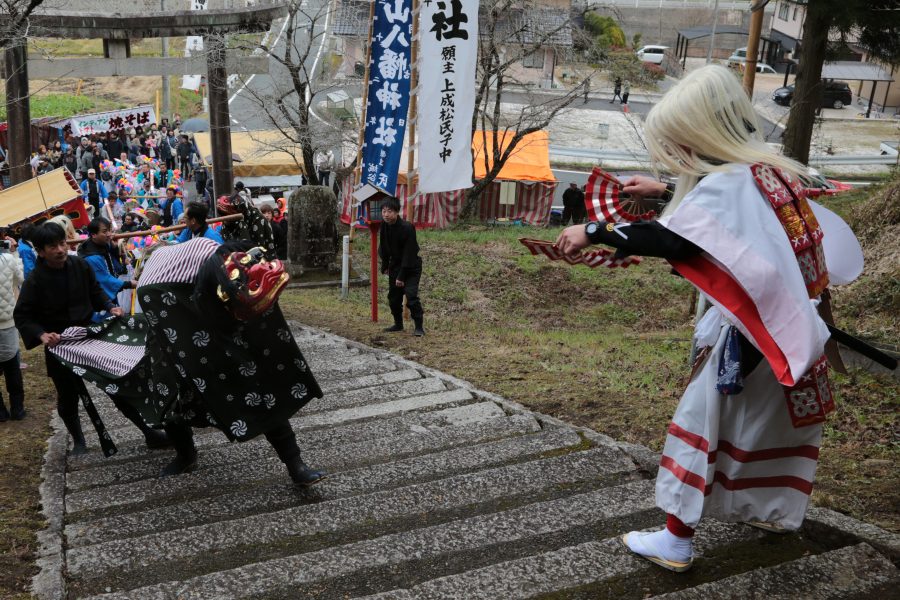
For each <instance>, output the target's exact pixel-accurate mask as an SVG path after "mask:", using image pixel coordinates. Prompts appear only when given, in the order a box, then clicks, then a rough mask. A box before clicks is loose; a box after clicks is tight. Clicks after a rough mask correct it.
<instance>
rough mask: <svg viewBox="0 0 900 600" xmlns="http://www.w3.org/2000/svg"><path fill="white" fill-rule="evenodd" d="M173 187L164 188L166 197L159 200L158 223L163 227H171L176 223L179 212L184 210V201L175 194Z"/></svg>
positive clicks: (179, 215)
mask: <svg viewBox="0 0 900 600" xmlns="http://www.w3.org/2000/svg"><path fill="white" fill-rule="evenodd" d="M175 194H176V191H175V188H172V187H168V188H166V197H165V198H161V199H160V201H159V216H160V220H159V224H160V225H162V226H163V227H171V226H172V225H175V224H177V223H178V219H179V217H181V213H183V212H184V203H183V202H182V201H181V199H180V198H178V197H176V196H175Z"/></svg>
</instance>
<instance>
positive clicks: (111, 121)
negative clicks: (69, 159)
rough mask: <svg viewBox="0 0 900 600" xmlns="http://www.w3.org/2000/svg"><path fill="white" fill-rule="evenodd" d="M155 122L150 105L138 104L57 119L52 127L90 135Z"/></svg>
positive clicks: (153, 112)
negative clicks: (132, 106) (120, 108)
mask: <svg viewBox="0 0 900 600" xmlns="http://www.w3.org/2000/svg"><path fill="white" fill-rule="evenodd" d="M151 123H156V112H155V111H154V110H153V107H152V106H149V105H148V106H138V107H136V108H125V109H122V110H112V111H109V112H103V113H95V114H92V115H81V116H78V117H72V118H71V119H65V120H63V121H57V122H56V123H53V126H54V127H59V128H60V129H62V130H63V131H64V132H65V133H66V135H90V134H92V133H103V132H104V131H119V130H122V129H131V128H132V127H138V126H141V127H149V126H150V124H151Z"/></svg>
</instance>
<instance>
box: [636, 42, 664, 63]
mask: <svg viewBox="0 0 900 600" xmlns="http://www.w3.org/2000/svg"><path fill="white" fill-rule="evenodd" d="M668 49H669V47H668V46H644V47H643V48H641V49H640V50H638V51H637V53H636V54H637V57H638V58H639V59H641V60H642V61H644V62H648V63H653V64H655V65H658V64H661V63H662V61H663V58H665V56H666V50H668Z"/></svg>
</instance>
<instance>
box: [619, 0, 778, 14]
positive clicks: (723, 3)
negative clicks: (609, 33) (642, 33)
mask: <svg viewBox="0 0 900 600" xmlns="http://www.w3.org/2000/svg"><path fill="white" fill-rule="evenodd" d="M604 4H612V5H616V6H632V7H634V8H713V6H715V0H604ZM773 4H774V3H770V4H769V5H767V6H766V10H767V12H773V11H774V10H775V9H774V7H772V5H773ZM719 8H721V9H726V10H727V9H731V10H750V2H749V1H747V0H719Z"/></svg>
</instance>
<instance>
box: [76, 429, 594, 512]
mask: <svg viewBox="0 0 900 600" xmlns="http://www.w3.org/2000/svg"><path fill="white" fill-rule="evenodd" d="M581 443H582V440H581V438H580V437H579V436H578V435H577V434H576V433H575V432H574V431H571V430H568V429H556V430H548V431H542V432H539V433H536V434H532V435H523V436H518V437H514V438H509V439H503V440H499V441H494V442H487V443H483V444H472V445H469V446H464V447H461V448H454V449H451V450H445V451H442V452H435V453H432V454H426V455H424V456H416V457H412V458H407V459H403V460H398V461H394V462H389V463H384V464H380V465H372V466H368V467H366V468H363V469H358V470H354V471H351V472H347V473H335V474H333V475H331V476H330V477H329V478H328V480H327V481H326V482H325V483H323V484H322V486H326V485H327V487H322V489H324V490H327V491H328V493H329V495H330V496H329V497H333V496H335V495H337V496H350V495H355V494H361V493H368V492H370V491H371V490H373V489H390V488H396V487H401V486H404V485H410V484H412V483H420V482H425V481H430V480H433V479H440V478H442V477H447V476H450V475H454V474H458V473H465V472H467V471H472V470H477V469H488V468H491V467H495V466H498V465H503V464H506V463H510V462H518V461H521V460H526V459H528V458H530V457H534V456H539V455H541V454H544V453H546V452H553V451H558V450H561V449H564V448H568V447H571V446H576V445H579V444H581ZM284 482H287V473H286V472H285V470H284V466H283V465H282V464H281V463H280V462H279V461H278V460H277V459H272V460H268V461H263V462H259V463H255V464H251V465H244V466H242V467H234V466H229V467H222V468H210V469H204V470H202V471H200V472H196V473H190V474H187V475H181V476H178V477H171V478H166V479H145V480H142V481H137V482H134V483H127V484H123V485H115V486H108V487H106V488H102V489H89V490H83V491H80V492H72V493H69V494H67V495H66V510H67V512H68V513H69V516H68V520H69V522H73V521H75V520H77V519H79V515H75V514H74V513H85V514H84V515H81V516H80V518H82V519H88V518H92V517H96V516H100V515H115V514H121V513H123V512H130V511H134V510H141V509H145V508H150V507H155V506H162V505H171V504H176V503H178V502H187V501H191V500H197V499H200V498H208V497H212V496H217V495H221V494H226V493H232V492H235V491H240V490H248V489H253V488H256V487H259V486H262V485H267V484H272V483H284ZM320 487H321V486H317V487H316V488H314V489H316V490H317V491H318V489H319V488H320Z"/></svg>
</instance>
